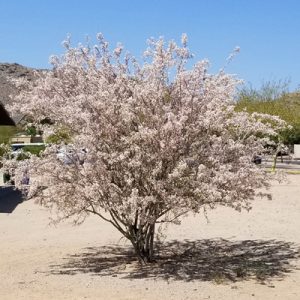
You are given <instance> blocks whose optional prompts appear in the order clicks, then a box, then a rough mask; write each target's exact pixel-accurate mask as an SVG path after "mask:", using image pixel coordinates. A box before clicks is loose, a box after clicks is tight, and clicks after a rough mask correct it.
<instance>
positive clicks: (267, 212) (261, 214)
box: [0, 175, 300, 300]
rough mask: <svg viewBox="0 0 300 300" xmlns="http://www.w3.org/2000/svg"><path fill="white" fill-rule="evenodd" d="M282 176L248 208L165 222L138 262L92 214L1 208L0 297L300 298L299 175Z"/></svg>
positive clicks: (31, 204)
mask: <svg viewBox="0 0 300 300" xmlns="http://www.w3.org/2000/svg"><path fill="white" fill-rule="evenodd" d="M288 178H289V180H290V182H289V183H288V184H282V185H279V184H274V185H273V187H272V193H273V200H272V201H269V200H266V199H257V200H256V201H255V202H254V203H253V209H252V210H251V211H250V212H249V213H248V212H242V213H238V212H235V211H232V210H231V209H229V208H218V209H216V210H214V211H211V212H209V213H208V219H209V222H207V220H206V218H205V217H204V215H202V214H201V215H198V216H196V217H193V216H189V217H187V218H185V219H184V220H183V222H182V225H181V226H170V227H169V228H168V230H167V238H166V239H165V240H164V243H163V244H162V245H161V246H160V250H159V254H160V259H158V261H157V263H156V264H153V265H151V266H149V267H144V268H139V267H138V265H137V264H136V263H135V261H134V258H133V257H132V255H131V254H130V245H129V244H128V243H127V242H125V241H124V240H123V239H120V238H121V236H120V235H119V234H118V232H116V231H114V230H113V229H112V228H111V227H110V226H109V224H106V223H105V222H103V221H101V220H100V219H99V218H97V217H90V218H89V219H88V220H87V221H86V222H85V223H84V224H82V225H81V226H76V227H74V226H72V225H71V224H69V223H62V224H59V225H57V226H56V227H55V226H53V225H52V226H50V225H49V217H50V214H49V212H48V211H46V210H45V209H43V208H41V207H39V206H37V205H36V204H34V202H33V201H31V200H30V201H26V202H23V203H21V204H19V205H17V206H16V208H15V209H14V210H13V211H12V212H11V213H0V245H1V247H0V270H1V273H0V299H1V300H5V299H14V300H17V299H32V300H34V299H39V300H43V299H46V300H47V299H57V300H59V299H72V300H73V299H228V300H229V299H242V300H243V299H264V300H265V299H266V300H267V299H283V300H289V299H293V300H296V299H300V268H299V267H300V259H299V252H298V251H299V245H300V234H299V228H300V196H299V195H300V175H289V177H288ZM3 195H4V194H2V198H3V199H4V197H5V196H3ZM0 197H1V196H0ZM3 199H2V200H3Z"/></svg>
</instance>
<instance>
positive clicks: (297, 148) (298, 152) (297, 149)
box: [294, 144, 300, 159]
mask: <svg viewBox="0 0 300 300" xmlns="http://www.w3.org/2000/svg"><path fill="white" fill-rule="evenodd" d="M294 158H298V159H300V144H295V145H294Z"/></svg>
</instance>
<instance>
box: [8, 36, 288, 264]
mask: <svg viewBox="0 0 300 300" xmlns="http://www.w3.org/2000/svg"><path fill="white" fill-rule="evenodd" d="M97 39H98V45H97V46H94V47H89V46H85V45H79V46H78V47H76V48H73V47H71V45H70V43H69V42H66V43H65V47H66V52H65V54H64V55H63V56H62V57H53V58H52V64H53V69H52V70H51V71H49V72H46V73H45V74H43V75H42V76H41V75H39V76H40V79H39V80H38V81H36V82H34V83H33V84H32V86H27V89H24V87H23V88H22V90H23V92H22V93H21V94H20V96H19V97H18V98H17V100H16V102H15V106H14V109H15V110H18V111H19V113H20V112H21V113H22V114H25V115H27V116H28V117H30V119H31V120H33V122H34V124H35V125H36V126H38V127H41V126H42V129H43V130H44V132H45V134H46V135H53V134H55V132H56V131H57V132H59V131H60V130H61V129H62V128H63V130H64V131H66V130H67V132H68V143H67V144H63V143H61V144H49V145H47V146H46V149H45V150H44V152H43V154H42V155H40V157H36V156H34V155H32V156H31V157H30V159H28V160H26V161H21V162H19V163H18V166H17V167H16V169H15V171H14V174H15V177H16V179H15V182H16V185H17V186H19V187H21V186H22V185H21V178H22V174H23V173H24V172H26V174H27V173H29V174H30V190H29V196H30V195H34V197H35V199H36V200H37V201H38V202H39V203H40V204H42V205H44V206H46V207H49V208H54V209H56V210H57V216H58V220H62V219H66V218H70V217H72V218H74V221H75V222H77V223H80V222H82V221H84V219H85V218H86V217H87V216H88V215H89V214H95V215H97V216H99V217H100V218H102V219H103V220H105V221H107V222H110V223H111V224H112V225H113V226H114V227H115V228H116V229H117V230H119V231H120V232H121V233H122V235H123V236H125V237H126V238H127V239H128V240H130V242H131V243H132V245H133V247H134V249H135V252H136V254H137V257H138V258H139V260H140V261H141V262H142V263H146V262H149V261H151V260H152V259H153V243H154V238H155V229H156V226H159V225H158V224H165V223H169V222H180V217H181V216H183V215H184V214H186V213H188V212H194V213H198V212H199V211H201V210H202V209H204V210H206V209H213V208H215V207H216V206H218V205H224V206H229V207H232V208H234V209H236V210H241V209H243V208H245V209H249V208H250V200H252V199H253V198H254V197H255V195H256V189H258V188H261V187H267V186H268V180H269V175H268V174H266V172H265V171H264V169H262V168H259V167H258V166H256V165H255V164H254V163H253V162H252V159H253V156H254V155H256V154H259V153H262V152H263V151H264V150H265V146H266V145H267V144H268V143H270V137H272V136H276V135H277V130H278V129H280V128H281V127H282V126H284V122H282V121H281V120H280V119H279V118H277V117H274V116H272V117H271V116H268V115H262V114H248V113H247V112H236V111H235V110H234V95H235V89H236V86H237V84H238V83H239V81H238V80H237V79H236V78H235V77H234V76H231V75H228V74H225V72H224V71H223V70H221V71H220V72H219V73H217V74H215V75H211V74H209V73H208V62H207V61H199V62H197V63H196V64H195V65H194V66H193V67H192V68H190V69H188V67H187V62H188V61H189V59H190V58H191V57H192V56H191V54H190V52H189V50H188V48H187V42H186V36H183V38H182V45H181V46H178V45H177V44H176V43H174V42H172V41H171V42H169V43H166V42H164V40H163V39H159V40H157V41H154V40H150V41H149V47H148V49H147V50H146V52H145V55H144V59H143V62H142V63H140V62H138V61H137V60H135V59H134V58H133V57H132V56H130V55H129V54H124V55H123V48H122V46H121V45H118V46H117V47H116V49H114V50H113V51H110V50H109V46H108V43H107V42H106V41H105V40H104V39H103V37H102V35H100V34H99V35H98V36H97ZM29 84H31V83H29ZM19 103H22V105H20V104H19ZM45 119H47V120H51V122H41V121H43V120H45ZM42 123H46V124H44V125H41V124H42ZM62 149H63V158H62V156H61V155H58V152H59V154H60V153H61V151H62ZM66 158H67V159H66ZM10 163H11V164H13V162H12V161H10ZM8 164H9V162H8ZM18 178H19V179H18Z"/></svg>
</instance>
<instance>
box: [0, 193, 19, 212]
mask: <svg viewBox="0 0 300 300" xmlns="http://www.w3.org/2000/svg"><path fill="white" fill-rule="evenodd" d="M22 202H23V198H22V193H21V192H20V191H19V190H15V189H14V188H13V187H5V188H4V187H0V213H12V212H13V211H14V210H15V208H16V207H17V206H18V205H19V204H20V203H22Z"/></svg>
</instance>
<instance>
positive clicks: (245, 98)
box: [236, 81, 300, 145]
mask: <svg viewBox="0 0 300 300" xmlns="http://www.w3.org/2000/svg"><path fill="white" fill-rule="evenodd" d="M287 86H288V83H287V82H285V81H279V82H267V83H264V84H263V85H262V87H261V88H260V89H257V90H255V89H253V88H251V87H244V88H243V89H241V90H240V93H239V96H238V101H237V105H236V110H237V111H243V110H246V111H247V112H249V113H253V112H258V113H265V114H270V115H275V116H279V117H280V118H281V119H282V120H285V121H286V122H287V124H289V125H290V127H286V128H284V129H283V130H282V131H281V132H280V135H279V137H280V138H281V140H282V142H283V143H284V144H286V145H292V144H299V143H300V93H297V92H294V93H288V89H287Z"/></svg>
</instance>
